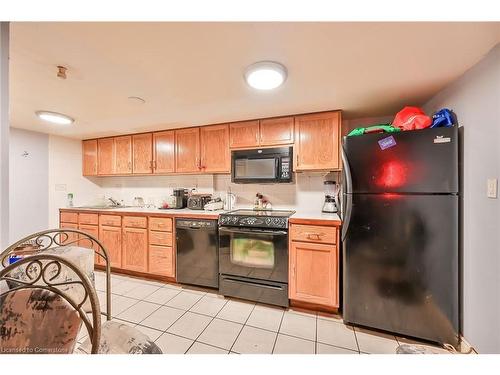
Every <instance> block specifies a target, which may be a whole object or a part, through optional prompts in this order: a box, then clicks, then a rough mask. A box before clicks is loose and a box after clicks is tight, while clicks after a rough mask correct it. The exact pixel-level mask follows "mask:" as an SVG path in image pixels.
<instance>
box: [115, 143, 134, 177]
mask: <svg viewBox="0 0 500 375" xmlns="http://www.w3.org/2000/svg"><path fill="white" fill-rule="evenodd" d="M114 141H115V170H114V173H116V174H128V173H132V137H131V136H130V135H126V136H123V137H115V138H114Z"/></svg>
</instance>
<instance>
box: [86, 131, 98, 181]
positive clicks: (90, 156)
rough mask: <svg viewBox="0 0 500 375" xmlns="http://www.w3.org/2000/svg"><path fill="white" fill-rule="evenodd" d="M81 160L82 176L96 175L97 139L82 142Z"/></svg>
mask: <svg viewBox="0 0 500 375" xmlns="http://www.w3.org/2000/svg"><path fill="white" fill-rule="evenodd" d="M82 162H83V166H82V173H83V175H84V176H95V175H97V139H90V140H87V141H83V142H82Z"/></svg>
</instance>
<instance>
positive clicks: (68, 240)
mask: <svg viewBox="0 0 500 375" xmlns="http://www.w3.org/2000/svg"><path fill="white" fill-rule="evenodd" d="M59 228H61V229H78V224H73V223H59ZM59 241H60V243H61V245H74V246H77V245H78V234H77V233H68V234H67V236H66V235H61V238H60V239H59Z"/></svg>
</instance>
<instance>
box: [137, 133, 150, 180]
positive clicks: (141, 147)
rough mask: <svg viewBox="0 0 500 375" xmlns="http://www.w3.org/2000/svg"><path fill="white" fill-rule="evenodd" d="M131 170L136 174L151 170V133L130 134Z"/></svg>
mask: <svg viewBox="0 0 500 375" xmlns="http://www.w3.org/2000/svg"><path fill="white" fill-rule="evenodd" d="M132 156H133V163H132V172H133V173H138V174H145V173H152V172H153V135H152V134H151V133H149V134H137V135H134V136H132Z"/></svg>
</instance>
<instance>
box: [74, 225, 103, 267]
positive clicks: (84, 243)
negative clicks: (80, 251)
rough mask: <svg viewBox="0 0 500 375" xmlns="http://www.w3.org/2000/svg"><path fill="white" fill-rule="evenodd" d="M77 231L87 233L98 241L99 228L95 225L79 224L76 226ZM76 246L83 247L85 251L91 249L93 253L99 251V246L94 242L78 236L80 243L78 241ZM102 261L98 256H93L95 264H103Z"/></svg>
mask: <svg viewBox="0 0 500 375" xmlns="http://www.w3.org/2000/svg"><path fill="white" fill-rule="evenodd" d="M78 229H79V230H81V231H82V232H85V233H88V234H90V235H91V236H93V237H95V238H97V239H99V227H98V226H97V225H87V224H80V225H79V226H78ZM78 246H80V247H85V248H87V249H92V250H94V251H99V246H98V245H97V244H96V243H95V242H94V241H90V240H89V239H85V238H84V237H82V236H80V241H78ZM102 260H103V259H102V258H101V257H100V256H98V255H94V263H95V264H103V262H102Z"/></svg>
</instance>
